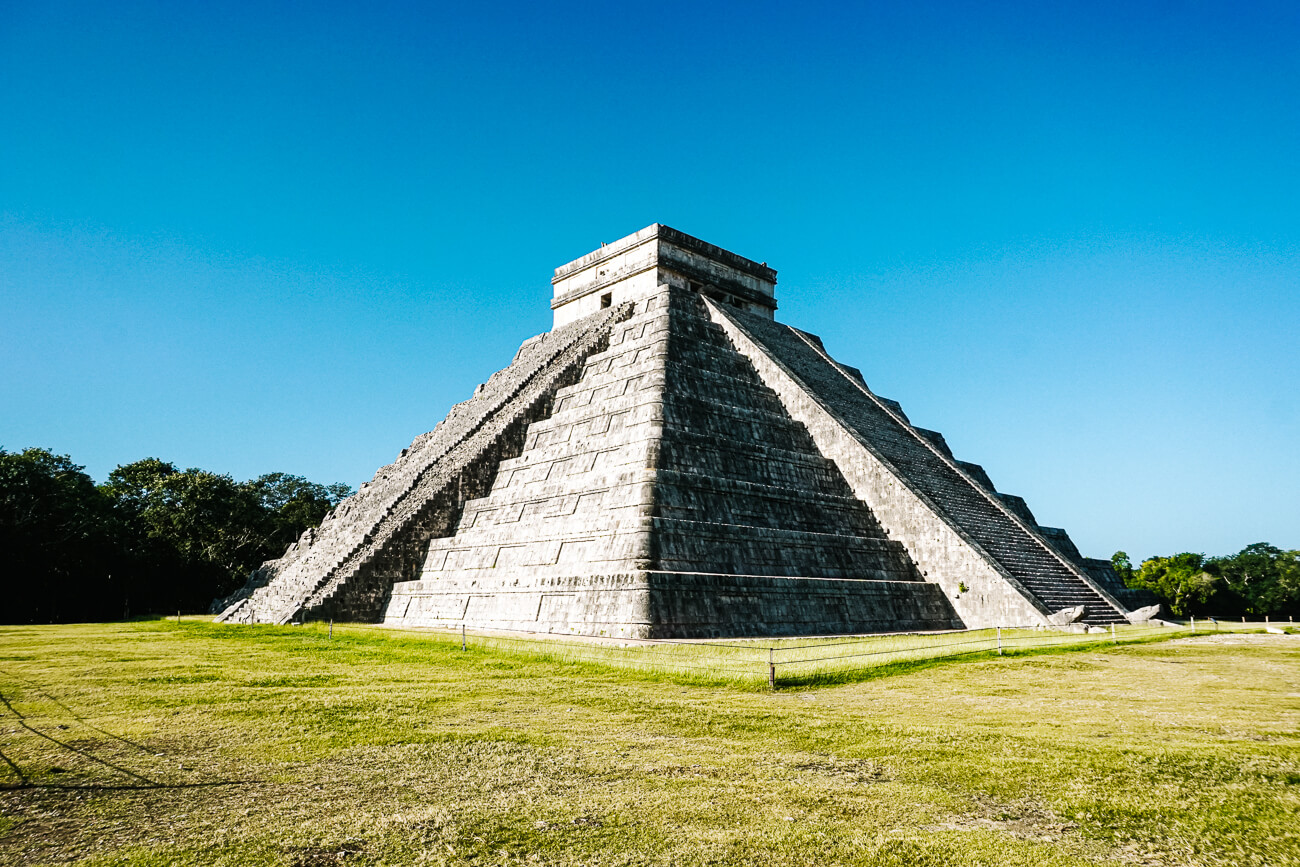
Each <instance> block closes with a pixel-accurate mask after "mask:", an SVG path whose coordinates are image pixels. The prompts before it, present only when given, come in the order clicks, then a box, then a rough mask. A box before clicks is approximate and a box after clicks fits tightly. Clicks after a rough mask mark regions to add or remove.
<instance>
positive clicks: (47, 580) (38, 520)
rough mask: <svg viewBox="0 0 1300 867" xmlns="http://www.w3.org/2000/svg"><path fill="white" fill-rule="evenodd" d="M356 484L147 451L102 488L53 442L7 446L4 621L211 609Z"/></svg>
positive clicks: (2, 458)
mask: <svg viewBox="0 0 1300 867" xmlns="http://www.w3.org/2000/svg"><path fill="white" fill-rule="evenodd" d="M351 493H352V491H351V489H350V488H349V487H348V486H346V485H341V484H336V485H328V486H325V485H319V484H316V483H313V482H309V481H308V480H306V479H304V478H302V477H301V476H292V475H288V474H285V473H269V474H267V475H264V476H260V477H259V478H257V479H254V480H252V481H248V482H239V481H236V480H234V479H233V478H231V477H230V476H229V475H223V474H219V473H213V472H209V471H206V470H201V469H196V468H191V469H186V470H181V469H178V468H177V467H176V466H175V465H173V464H171V463H169V462H167V461H163V460H160V459H158V458H145V459H144V460H140V461H135V462H134V463H130V464H124V465H122V466H119V467H117V468H116V469H114V470H113V471H112V472H111V473H110V474H109V477H108V480H107V481H106V482H105V483H104V484H103V485H99V486H96V485H95V483H94V481H93V480H92V479H91V478H90V477H89V476H87V475H86V474H85V472H84V471H83V468H82V467H80V466H77V465H76V464H74V463H72V461H71V459H70V458H68V457H67V456H64V455H54V454H52V453H51V452H49V451H47V450H45V449H26V450H24V451H23V452H21V453H17V454H13V453H9V452H5V451H4V450H3V449H0V544H3V545H4V546H5V547H4V549H3V550H5V551H6V553H7V556H8V557H9V561H10V566H11V568H10V569H9V570H7V571H8V574H9V576H10V577H9V578H8V579H7V580H6V581H5V585H6V586H5V587H4V588H3V590H4V592H5V593H6V594H7V598H8V599H10V600H13V601H14V603H15V604H14V605H12V606H6V610H5V612H4V613H3V615H0V619H3V620H6V621H9V622H47V621H53V620H72V619H97V620H102V619H109V618H116V617H121V616H123V615H125V614H143V613H168V612H175V611H202V610H204V609H206V608H207V606H208V604H209V603H210V602H211V601H212V600H213V599H214V598H217V597H220V596H225V595H228V594H229V593H230V592H231V591H233V590H234V589H235V588H237V587H238V586H239V585H240V584H242V583H243V581H244V579H245V577H246V576H247V575H248V573H249V572H250V571H252V570H253V569H254V568H256V567H257V566H258V565H260V564H261V563H262V562H263V561H265V560H268V559H272V558H274V557H277V556H279V555H280V554H282V553H283V552H284V549H285V548H286V547H287V546H288V545H289V543H290V542H292V541H293V540H294V539H296V538H297V537H298V535H299V534H301V533H302V532H303V530H305V529H307V528H308V527H314V526H316V525H317V524H319V523H320V521H321V520H322V519H323V518H324V517H325V515H326V514H328V513H329V511H330V509H332V508H333V507H334V506H335V505H337V504H338V503H339V502H340V501H341V500H342V499H344V498H345V497H347V496H349V495H350V494H351Z"/></svg>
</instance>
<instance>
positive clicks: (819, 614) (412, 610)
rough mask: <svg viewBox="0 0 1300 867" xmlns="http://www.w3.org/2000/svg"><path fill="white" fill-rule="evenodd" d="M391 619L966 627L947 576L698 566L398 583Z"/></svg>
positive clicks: (632, 625) (657, 631)
mask: <svg viewBox="0 0 1300 867" xmlns="http://www.w3.org/2000/svg"><path fill="white" fill-rule="evenodd" d="M383 623H384V624H385V625H386V626H395V627H442V628H449V627H459V626H461V625H465V626H468V627H470V628H475V629H497V630H512V631H526V632H548V633H556V634H570V635H598V636H608V637H612V638H619V637H621V638H740V637H764V636H772V637H794V636H803V635H846V634H858V633H869V632H900V631H913V630H934V629H962V628H964V627H963V624H962V622H961V620H960V618H958V616H957V614H956V612H955V611H954V610H953V608H952V606H951V605H950V604H949V602H948V600H947V598H945V597H944V595H943V591H942V590H941V589H940V588H939V587H938V585H935V584H930V583H927V582H920V581H859V580H840V579H829V578H790V577H772V576H765V575H715V574H703V573H693V572H651V571H645V572H639V571H638V572H621V573H613V574H607V575H570V576H547V577H528V576H502V577H499V578H490V579H489V578H484V579H475V580H472V581H466V580H455V581H443V580H432V581H405V582H400V583H397V584H395V585H393V593H392V597H391V598H390V599H389V602H388V605H387V606H386V608H385V611H384V617H383Z"/></svg>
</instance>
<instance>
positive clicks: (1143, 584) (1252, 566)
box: [1110, 542, 1300, 620]
mask: <svg viewBox="0 0 1300 867" xmlns="http://www.w3.org/2000/svg"><path fill="white" fill-rule="evenodd" d="M1110 562H1111V564H1112V565H1113V566H1114V567H1115V572H1116V574H1118V575H1119V577H1120V578H1121V579H1122V580H1123V581H1124V583H1125V584H1126V585H1127V586H1129V587H1140V588H1143V589H1146V590H1150V591H1151V592H1152V593H1154V594H1155V595H1156V596H1157V597H1158V598H1159V599H1160V601H1161V603H1162V604H1163V605H1164V606H1165V608H1166V609H1168V611H1169V613H1171V614H1173V615H1174V616H1175V617H1192V616H1194V617H1201V616H1205V617H1234V618H1235V617H1246V618H1249V619H1254V620H1259V619H1262V618H1264V617H1273V618H1278V619H1280V618H1287V617H1300V551H1283V550H1282V549H1281V548H1278V547H1276V546H1274V545H1270V544H1268V543H1267V542H1256V543H1255V544H1253V545H1247V546H1246V547H1245V548H1242V549H1241V550H1240V551H1238V552H1237V553H1236V554H1229V555H1228V556H1226V557H1206V556H1205V555H1204V554H1191V553H1186V552H1184V553H1182V554H1173V555H1170V556H1168V557H1151V558H1150V559H1147V560H1143V561H1142V565H1141V566H1137V567H1135V566H1134V565H1133V564H1132V563H1131V562H1130V561H1129V556H1128V554H1126V553H1124V552H1123V551H1116V552H1115V555H1114V556H1113V557H1111V561H1110Z"/></svg>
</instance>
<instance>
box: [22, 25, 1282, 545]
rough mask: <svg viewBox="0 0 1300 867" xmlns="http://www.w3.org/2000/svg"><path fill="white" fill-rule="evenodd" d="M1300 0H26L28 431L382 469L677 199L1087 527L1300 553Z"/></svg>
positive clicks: (78, 445)
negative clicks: (582, 266) (592, 255)
mask: <svg viewBox="0 0 1300 867" xmlns="http://www.w3.org/2000/svg"><path fill="white" fill-rule="evenodd" d="M1298 8H1300V7H1297V6H1296V5H1295V4H1293V3H1285V4H1283V3H1279V4H1276V5H1272V4H1268V3H1249V4H1229V3H1213V2H1179V3H1135V2H1122V3H1119V2H1117V3H1104V2H1079V3H1070V2H1063V3H1023V4H1019V5H1017V4H1012V3H1004V4H991V3H985V2H967V3H926V2H915V3H896V4H883V3H882V4H855V3H843V2H839V3H831V4H818V3H807V2H805V3H801V4H793V3H779V4H778V3H744V4H741V3H736V4H713V5H709V4H700V3H676V2H667V3H636V4H625V5H618V4H597V3H592V4H566V3H547V4H531V3H530V4H525V3H496V4H493V3H457V4H437V3H434V4H416V3H413V4H410V5H393V4H384V3H369V4H336V5H335V6H334V7H333V8H331V7H330V6H329V5H327V4H319V5H312V4H296V3H295V4H278V3H273V2H269V3H248V4H225V3H211V4H198V3H164V2H156V3H131V2H113V3H100V4H81V3H65V2H59V0H44V2H39V3H34V2H23V0H0V304H2V305H3V306H2V309H0V374H2V376H0V445H2V446H4V447H5V448H8V449H11V450H12V449H18V448H22V447H25V446H29V445H39V446H44V447H48V448H51V449H53V450H55V451H57V452H61V453H67V454H70V455H71V456H72V457H73V458H74V459H75V460H76V461H77V462H79V463H83V464H85V465H86V467H87V469H88V471H89V472H90V473H91V474H92V475H93V476H95V477H96V478H99V479H103V478H104V477H105V476H106V475H107V473H108V472H109V471H110V470H111V469H112V468H113V467H114V466H116V465H117V464H119V463H126V462H129V461H133V460H137V459H139V458H143V457H146V456H156V457H160V458H164V459H166V460H170V461H173V462H175V463H177V464H179V465H181V466H199V467H203V468H205V469H212V470H216V471H220V472H228V473H230V474H232V475H234V476H235V477H237V478H250V477H253V476H256V475H259V474H261V473H264V472H270V471H285V472H291V473H296V474H301V475H305V476H307V477H309V478H311V479H313V480H316V481H320V482H334V481H343V482H348V483H350V484H353V485H355V484H358V483H360V482H362V481H364V480H366V479H368V478H370V476H371V475H372V473H373V472H374V470H375V469H376V468H377V467H378V466H379V465H380V464H382V463H384V462H386V461H388V460H391V459H392V458H393V457H394V456H395V455H396V454H397V452H398V451H399V450H400V449H401V448H403V447H404V446H405V445H406V444H407V443H408V442H409V441H410V440H411V439H412V438H413V437H414V436H415V435H417V434H419V433H421V432H423V431H425V430H428V429H430V428H431V427H432V426H433V425H434V424H435V423H436V422H437V421H438V420H439V419H441V418H442V416H443V415H444V414H445V412H446V410H447V409H448V407H449V406H450V405H451V404H452V403H455V402H457V401H459V400H463V399H464V398H465V397H467V396H468V395H469V394H470V393H471V392H472V390H473V388H474V386H475V384H477V383H478V382H480V381H481V380H483V379H484V378H486V377H487V376H488V375H489V374H490V373H491V372H492V371H494V370H496V369H497V368H499V367H502V366H504V365H505V364H507V363H508V362H509V360H510V358H511V356H512V354H513V352H514V350H515V348H516V347H517V345H518V344H519V343H520V342H521V341H522V340H523V339H524V338H526V337H529V336H530V335H533V334H535V333H537V332H540V331H544V330H546V329H547V328H549V325H550V311H549V309H548V307H547V302H548V300H549V290H550V286H549V279H550V275H551V269H552V268H554V267H555V266H556V265H559V264H561V263H563V262H566V261H568V260H569V259H572V258H574V257H576V256H579V255H581V254H583V253H586V252H588V251H589V250H591V249H593V248H594V247H596V246H598V245H599V243H600V242H601V241H610V240H613V239H615V238H617V237H620V236H622V235H624V234H627V233H629V232H632V231H635V230H637V229H639V228H641V227H643V226H645V225H647V224H649V223H652V222H663V223H667V224H669V225H672V226H675V227H677V228H679V229H682V230H684V231H686V232H689V233H691V234H694V235H698V236H700V237H703V238H705V239H706V240H709V241H712V242H714V243H717V244H720V245H722V246H724V247H727V248H729V249H732V250H735V251H736V252H739V253H741V254H743V255H747V256H750V257H751V258H754V259H759V260H765V261H767V262H768V263H770V264H771V265H772V266H773V267H775V268H777V269H778V270H779V272H780V283H779V285H778V287H777V291H778V299H779V301H780V303H781V310H780V311H779V314H778V315H779V318H781V319H783V320H784V321H786V322H789V323H791V324H794V325H798V326H799V327H801V328H804V329H806V330H809V331H813V332H816V333H819V334H820V335H822V337H823V338H824V340H825V342H826V345H827V347H828V348H829V349H830V350H831V352H832V353H833V354H835V355H836V356H837V357H838V358H839V359H841V360H843V361H845V362H847V363H850V364H854V365H857V366H859V367H861V368H862V370H863V372H864V374H865V376H866V379H867V382H868V384H870V385H871V386H872V388H873V389H875V390H876V391H877V392H878V393H880V394H882V395H884V396H887V397H892V398H895V399H897V400H899V401H901V402H902V403H903V406H904V407H905V409H906V410H907V412H908V413H909V415H910V416H911V418H912V420H913V421H914V422H915V423H917V424H919V425H923V426H926V427H932V428H936V429H938V430H941V431H943V432H944V434H945V435H946V436H947V437H948V440H949V442H950V444H951V445H952V447H953V449H954V450H955V451H956V453H957V455H958V457H960V458H963V459H967V460H973V461H976V462H979V463H982V464H983V465H984V466H985V467H986V468H987V470H988V471H989V473H990V475H991V476H992V477H993V480H994V482H995V483H997V484H998V486H999V488H1000V489H1002V490H1004V491H1009V492H1012V493H1018V494H1021V495H1023V496H1024V497H1026V498H1027V499H1028V501H1029V503H1030V506H1031V507H1032V508H1033V509H1034V511H1035V512H1036V514H1037V516H1038V518H1039V520H1040V521H1041V522H1042V523H1045V524H1051V525H1060V526H1064V527H1066V528H1067V529H1069V530H1070V531H1071V533H1072V534H1073V535H1074V537H1075V539H1076V541H1077V542H1078V543H1079V545H1080V547H1081V548H1083V550H1084V551H1085V553H1090V554H1095V555H1102V556H1106V555H1109V554H1110V553H1111V552H1112V551H1114V550H1115V549H1117V548H1123V549H1126V550H1128V551H1129V552H1130V554H1133V555H1134V556H1136V557H1144V556H1148V555H1151V554H1154V553H1168V552H1172V551H1177V550H1193V551H1204V552H1207V553H1229V552H1232V551H1235V550H1237V549H1239V548H1241V547H1242V546H1244V545H1246V544H1248V543H1251V542H1256V541H1271V542H1273V543H1275V544H1278V545H1281V546H1284V547H1300V496H1298V495H1297V494H1298V493H1300V458H1298V457H1297V449H1298V447H1300V352H1298V351H1297V337H1298V335H1300V51H1297V47H1296V46H1297V44H1300V12H1298V11H1297V9H1298Z"/></svg>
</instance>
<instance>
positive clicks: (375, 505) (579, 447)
mask: <svg viewBox="0 0 1300 867" xmlns="http://www.w3.org/2000/svg"><path fill="white" fill-rule="evenodd" d="M551 282H552V284H553V286H554V297H553V300H552V302H551V308H552V310H553V311H554V316H555V320H554V327H553V328H552V330H551V331H549V332H547V333H545V334H541V335H538V336H536V337H533V338H530V339H528V340H526V341H524V343H523V345H521V346H520V347H519V351H518V352H517V353H516V355H515V357H514V360H513V361H512V362H511V363H510V365H509V366H508V367H505V368H504V369H502V370H501V371H499V372H498V373H496V374H493V376H492V377H491V378H490V379H489V380H488V381H487V382H485V383H483V384H482V385H480V386H479V387H478V388H477V389H476V390H475V392H474V395H473V397H471V398H470V399H469V400H467V401H465V402H464V403H461V404H458V405H456V406H455V407H453V408H452V410H451V412H450V413H449V414H448V415H447V417H446V418H445V419H444V420H443V421H442V422H440V423H439V424H438V426H437V427H435V428H434V429H433V430H432V431H430V432H429V433H426V434H423V435H421V436H419V437H417V438H416V439H415V441H414V442H412V443H411V445H410V447H409V448H407V449H405V450H403V451H402V453H401V454H400V455H399V456H398V458H397V459H396V460H395V461H394V462H393V463H391V464H389V465H387V466H385V467H382V468H380V470H379V471H378V472H377V473H376V474H375V477H374V479H372V480H371V481H370V482H368V483H367V484H364V485H362V486H361V489H360V490H359V491H358V492H357V493H356V495H355V496H353V497H351V498H349V499H348V500H346V501H344V502H343V503H341V504H340V505H339V506H338V508H336V509H335V510H334V511H333V512H332V513H331V514H330V515H329V516H328V517H327V518H326V519H325V520H324V522H322V523H321V525H320V526H319V527H318V528H317V529H315V530H314V531H308V532H306V533H304V534H303V536H302V538H301V539H299V540H298V541H297V542H296V543H295V544H294V545H292V546H290V548H289V549H288V550H287V551H286V552H285V554H284V556H283V557H281V558H280V559H278V560H273V561H270V562H268V563H266V564H264V565H263V566H262V567H261V568H260V569H258V570H257V571H256V572H254V573H253V575H252V577H251V578H250V580H249V582H248V584H247V586H246V587H244V588H243V589H242V590H241V591H240V592H239V593H237V594H235V596H233V597H231V598H229V599H226V600H221V602H220V603H219V606H220V614H219V615H218V619H220V620H224V621H226V622H235V623H287V622H290V621H293V620H300V619H324V618H333V619H337V620H354V621H370V622H382V623H385V624H390V625H394V626H429V627H455V626H460V625H462V624H463V625H466V626H469V627H474V628H486V629H510V630H529V631H538V632H556V633H570V634H584V635H606V636H622V637H630V638H662V637H674V638H690V637H717V636H764V635H766V636H793V635H826V634H843V633H862V632H881V631H898V630H919V629H954V628H955V629H960V628H980V627H987V626H1049V625H1057V626H1060V625H1065V624H1067V623H1072V622H1073V623H1078V624H1093V625H1105V624H1111V623H1123V622H1126V619H1131V618H1132V617H1133V615H1132V614H1131V613H1130V609H1132V608H1136V607H1138V606H1141V605H1146V604H1147V601H1148V600H1146V599H1144V598H1142V597H1140V596H1139V595H1138V594H1137V592H1136V591H1130V590H1128V589H1127V588H1125V587H1124V586H1123V585H1122V583H1120V582H1119V581H1118V580H1117V579H1116V577H1115V575H1114V573H1113V572H1112V571H1111V568H1110V563H1109V562H1108V561H1105V560H1094V559H1088V558H1085V557H1083V556H1082V555H1081V554H1080V553H1079V551H1078V549H1077V548H1076V547H1075V546H1074V544H1073V542H1071V541H1070V537H1069V536H1068V535H1067V534H1066V532H1065V531H1064V530H1061V529H1056V528H1052V527H1042V526H1039V525H1038V523H1037V521H1036V520H1035V519H1034V516H1033V513H1032V512H1030V510H1029V508H1028V506H1027V505H1026V504H1025V502H1024V500H1022V499H1021V498H1019V497H1016V496H1013V495H1010V494H1005V493H1001V492H999V491H997V490H996V488H995V487H994V485H993V482H992V481H991V480H990V479H989V477H988V475H987V474H986V473H985V472H984V470H983V469H982V468H981V467H980V466H979V465H978V464H974V463H968V462H966V461H962V460H958V459H957V458H955V457H954V456H953V454H952V452H951V451H950V450H949V448H948V445H947V443H946V442H945V441H944V438H943V436H942V435H940V434H938V433H936V432H934V431H930V430H925V429H923V428H918V427H915V426H914V425H912V424H911V422H910V421H909V420H908V418H907V416H906V415H905V414H904V412H903V409H902V407H901V406H900V405H899V404H898V403H897V402H895V401H893V400H889V399H888V398H884V397H881V396H879V395H877V394H875V393H874V392H872V391H871V389H869V388H868V387H867V384H866V383H865V382H864V381H863V377H862V374H861V373H859V372H858V371H857V370H856V369H854V368H852V367H848V366H846V365H843V364H840V363H838V362H836V361H835V360H834V359H833V358H831V357H830V355H829V354H827V352H826V350H825V348H824V347H823V346H822V343H821V341H820V340H819V339H818V338H817V337H816V336H814V335H812V334H808V333H806V332H803V331H800V330H798V329H797V328H793V327H791V326H789V325H785V324H783V323H780V322H778V321H777V320H776V316H775V314H776V310H777V304H776V297H775V288H776V272H775V271H774V270H772V269H771V268H768V267H767V266H766V265H765V264H759V263H757V262H754V261H751V260H749V259H746V258H744V257H741V256H738V255H736V254H734V253H730V252H728V251H726V250H723V249H721V248H719V247H715V246H713V245H711V244H708V243H705V242H703V241H701V240H699V239H697V238H693V237H691V236H689V235H686V234H684V233H682V232H678V231H676V230H674V229H671V228H669V227H667V226H662V225H652V226H649V227H647V228H645V229H643V230H641V231H640V232H637V233H636V234H634V235H629V236H628V237H626V238H623V239H622V240H619V241H616V242H614V243H612V244H607V245H603V246H601V248H600V249H599V250H596V251H594V252H592V253H590V254H588V255H586V256H584V257H582V258H581V259H577V260H575V261H573V262H570V263H569V264H567V265H564V266H562V267H560V268H558V269H556V271H555V277H554V279H553V280H552V281H551ZM1149 615H1150V612H1149V611H1148V612H1146V614H1145V616H1149Z"/></svg>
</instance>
